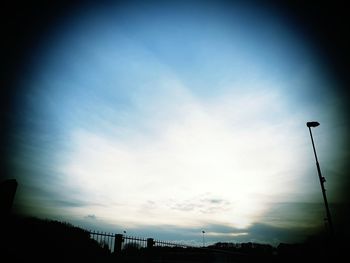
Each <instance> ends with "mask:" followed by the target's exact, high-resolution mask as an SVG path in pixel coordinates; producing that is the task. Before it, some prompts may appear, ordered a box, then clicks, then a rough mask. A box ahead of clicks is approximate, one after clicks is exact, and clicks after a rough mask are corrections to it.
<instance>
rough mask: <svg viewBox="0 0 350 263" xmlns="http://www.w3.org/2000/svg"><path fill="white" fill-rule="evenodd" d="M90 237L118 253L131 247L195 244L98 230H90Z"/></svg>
mask: <svg viewBox="0 0 350 263" xmlns="http://www.w3.org/2000/svg"><path fill="white" fill-rule="evenodd" d="M88 232H89V233H90V238H92V239H94V240H96V241H97V242H98V243H99V244H100V246H101V247H104V248H108V249H109V251H110V252H111V253H118V252H121V251H122V250H125V249H130V248H138V249H140V248H151V247H172V248H173V247H178V248H192V247H193V246H189V245H184V244H178V243H173V242H168V241H163V240H158V239H153V238H142V237H134V236H127V235H122V234H113V233H106V232H98V231H88Z"/></svg>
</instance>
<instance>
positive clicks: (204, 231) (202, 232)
mask: <svg viewBox="0 0 350 263" xmlns="http://www.w3.org/2000/svg"><path fill="white" fill-rule="evenodd" d="M204 233H205V231H204V230H202V234H203V247H204V246H205V242H204Z"/></svg>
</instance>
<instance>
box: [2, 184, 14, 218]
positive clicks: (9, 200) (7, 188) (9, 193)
mask: <svg viewBox="0 0 350 263" xmlns="http://www.w3.org/2000/svg"><path fill="white" fill-rule="evenodd" d="M16 190H17V181H16V179H8V180H5V181H2V182H1V184H0V215H1V217H4V216H7V215H10V214H11V210H12V205H13V200H14V199H15V194H16Z"/></svg>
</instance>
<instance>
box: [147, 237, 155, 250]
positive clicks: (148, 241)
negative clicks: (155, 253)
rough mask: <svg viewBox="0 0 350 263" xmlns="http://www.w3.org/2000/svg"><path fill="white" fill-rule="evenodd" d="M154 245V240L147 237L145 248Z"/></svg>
mask: <svg viewBox="0 0 350 263" xmlns="http://www.w3.org/2000/svg"><path fill="white" fill-rule="evenodd" d="M153 245H154V240H153V238H147V248H148V249H150V248H152V247H153Z"/></svg>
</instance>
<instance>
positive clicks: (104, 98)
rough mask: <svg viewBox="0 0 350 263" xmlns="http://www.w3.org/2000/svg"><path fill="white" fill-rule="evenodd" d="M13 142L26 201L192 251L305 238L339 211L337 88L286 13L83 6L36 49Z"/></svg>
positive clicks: (53, 214) (29, 208) (34, 208)
mask: <svg viewBox="0 0 350 263" xmlns="http://www.w3.org/2000/svg"><path fill="white" fill-rule="evenodd" d="M36 50H37V51H36V52H35V53H34V54H33V57H32V63H31V68H30V69H28V72H29V73H28V74H27V75H25V76H23V79H21V85H22V87H23V89H22V90H23V92H22V93H21V94H19V96H18V109H17V117H18V119H19V120H20V128H18V130H17V131H16V133H15V134H14V135H13V136H14V137H15V139H16V148H15V150H14V154H13V155H12V157H11V163H12V165H13V173H14V174H15V176H16V178H17V179H18V181H19V183H20V188H19V191H18V195H17V197H16V205H17V206H18V207H21V209H22V211H23V212H24V213H27V214H34V215H38V216H42V217H50V218H58V219H61V220H66V221H69V222H72V223H75V224H78V225H80V226H82V227H86V228H89V227H90V228H95V229H102V230H104V231H113V232H118V231H119V232H121V231H123V230H127V231H128V233H133V234H135V235H141V236H154V237H156V238H158V237H159V238H163V239H167V240H173V241H182V242H184V243H186V242H187V243H193V244H196V243H200V242H201V241H202V239H201V230H203V229H205V230H206V239H207V242H209V243H210V242H211V243H213V242H216V241H232V242H237V241H256V242H269V243H274V244H275V243H278V242H288V241H295V240H297V241H298V240H303V238H305V237H306V236H307V235H308V234H311V233H315V232H317V231H318V230H319V229H322V228H323V217H324V211H323V210H324V208H323V203H322V199H321V193H320V188H319V182H318V179H317V173H316V167H315V164H314V157H313V153H312V148H311V142H310V137H309V133H308V130H307V128H306V126H305V123H306V121H310V120H317V121H319V122H320V123H321V126H320V127H318V128H317V129H314V136H315V140H316V146H317V150H318V151H319V159H320V164H321V168H322V171H323V172H324V175H325V176H326V178H327V179H328V181H327V188H328V190H329V191H328V192H327V194H328V195H329V199H330V201H331V202H333V203H336V202H340V201H341V196H340V195H339V194H338V193H339V189H340V187H341V183H342V182H343V176H344V174H343V173H342V170H341V169H342V165H343V163H344V160H345V156H346V155H345V154H346V149H344V146H342V145H343V144H342V141H344V139H345V134H346V128H347V123H345V122H344V120H343V119H342V116H344V113H343V112H342V107H343V101H342V100H341V98H339V97H338V96H337V93H336V89H337V88H338V85H340V84H339V83H338V82H337V81H336V80H334V79H333V78H332V76H331V74H330V73H329V70H328V69H327V65H326V64H325V62H324V61H323V60H322V57H320V56H319V55H318V53H317V50H315V49H314V48H313V45H312V44H311V43H310V42H309V41H308V39H307V38H305V36H302V35H301V34H298V30H297V28H296V27H293V25H292V24H291V23H290V21H289V20H288V19H286V18H284V17H283V16H281V14H279V13H278V12H277V11H276V10H275V11H273V10H267V9H262V8H259V7H258V6H252V5H242V4H232V5H231V4H230V5H229V4H227V3H225V2H216V3H211V2H205V3H204V2H196V1H194V2H193V3H192V2H186V3H184V2H180V3H177V4H175V3H170V2H165V3H163V4H161V3H150V2H146V4H145V3H139V2H136V3H134V2H133V4H124V5H121V6H113V5H111V6H107V7H104V6H99V7H96V8H88V7H87V8H85V9H84V8H81V10H80V11H79V12H78V11H76V12H74V13H71V14H69V15H67V17H64V18H62V19H60V20H59V24H58V26H56V27H55V28H53V29H52V31H51V32H50V33H49V34H47V36H46V38H45V39H44V41H42V43H39V44H38V47H37V49H36Z"/></svg>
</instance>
